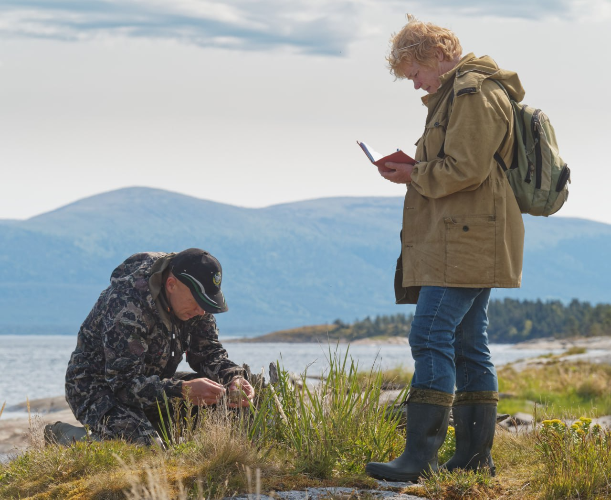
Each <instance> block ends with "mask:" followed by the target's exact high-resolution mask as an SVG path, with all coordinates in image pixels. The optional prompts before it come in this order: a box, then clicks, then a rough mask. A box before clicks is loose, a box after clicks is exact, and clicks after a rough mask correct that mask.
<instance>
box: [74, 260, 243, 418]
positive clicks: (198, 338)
mask: <svg viewBox="0 0 611 500" xmlns="http://www.w3.org/2000/svg"><path fill="white" fill-rule="evenodd" d="M173 255H174V254H166V253H138V254H135V255H132V256H131V257H130V258H128V259H127V260H126V261H125V262H123V263H122V264H121V265H119V267H117V268H116V269H115V270H114V271H113V273H112V276H111V278H110V286H109V287H108V288H107V289H106V290H104V291H103V292H102V293H101V295H100V297H99V299H98V301H97V302H96V304H95V306H94V307H93V309H92V310H91V312H90V313H89V316H87V318H86V319H85V322H84V323H83V324H82V326H81V328H80V330H79V333H78V340H77V345H76V349H75V350H74V352H73V353H72V356H71V357H70V362H69V364H68V370H67V372H66V401H67V402H68V404H69V405H70V408H72V411H73V413H74V415H75V416H76V418H77V419H78V420H79V421H81V422H82V423H83V424H87V425H90V426H94V425H95V424H96V423H97V422H98V421H99V420H100V419H101V418H102V417H103V416H104V414H105V413H106V412H107V411H108V410H109V409H110V408H112V407H113V406H115V405H128V406H131V407H136V408H142V409H147V408H150V407H151V406H156V404H157V401H158V400H162V399H163V393H164V392H165V394H166V395H167V396H168V398H173V397H181V396H182V382H181V381H180V380H174V379H172V376H173V375H174V374H175V373H176V369H177V367H178V365H179V363H180V362H181V361H182V359H183V353H185V352H186V353H187V362H188V363H189V365H190V366H191V368H192V369H193V370H195V371H196V372H198V373H199V374H201V375H202V376H204V377H207V378H209V379H212V380H215V381H217V382H220V383H223V384H227V383H229V382H230V381H231V380H232V379H234V378H235V377H237V376H242V375H243V374H244V370H243V368H241V367H239V366H237V365H236V364H235V363H233V362H232V361H229V359H227V352H226V351H225V349H224V348H223V346H222V345H221V343H220V342H219V340H218V330H217V328H216V321H215V319H214V316H212V315H211V314H206V315H205V316H197V317H195V318H192V319H190V320H188V321H180V320H179V319H178V318H176V317H175V316H173V315H171V313H169V308H168V306H167V303H166V302H165V300H164V294H163V293H161V282H162V277H161V275H162V272H163V271H164V270H165V269H166V268H167V267H168V265H169V262H170V260H171V257H172V256H173Z"/></svg>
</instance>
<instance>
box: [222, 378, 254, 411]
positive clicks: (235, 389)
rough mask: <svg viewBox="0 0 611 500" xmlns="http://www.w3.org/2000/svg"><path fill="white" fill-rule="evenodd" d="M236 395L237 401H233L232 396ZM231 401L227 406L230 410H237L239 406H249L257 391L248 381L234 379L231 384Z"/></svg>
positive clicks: (229, 393) (229, 394)
mask: <svg viewBox="0 0 611 500" xmlns="http://www.w3.org/2000/svg"><path fill="white" fill-rule="evenodd" d="M233 394H235V395H236V396H237V398H239V399H237V400H233V401H232V399H233V398H232V395H233ZM228 396H229V401H228V404H227V406H229V407H230V408H237V407H238V406H248V405H249V404H250V401H252V399H253V398H254V397H255V390H254V389H253V387H252V385H250V384H249V383H248V381H247V380H245V379H243V378H242V377H239V378H236V379H233V380H232V382H231V384H229V392H228Z"/></svg>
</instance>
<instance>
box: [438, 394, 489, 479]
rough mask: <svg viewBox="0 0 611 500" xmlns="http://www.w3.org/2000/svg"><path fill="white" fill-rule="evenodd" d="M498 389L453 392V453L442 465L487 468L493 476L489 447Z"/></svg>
mask: <svg viewBox="0 0 611 500" xmlns="http://www.w3.org/2000/svg"><path fill="white" fill-rule="evenodd" d="M498 399H499V396H498V393H497V392H492V391H486V392H461V393H456V398H455V399H454V407H453V408H452V414H453V416H454V430H455V432H456V452H455V453H454V456H453V457H452V458H451V459H450V460H448V461H447V462H446V463H445V464H443V466H442V467H443V468H445V469H447V470H449V471H453V470H455V469H464V470H479V469H484V468H488V469H490V475H491V476H494V474H495V472H496V471H495V467H494V462H493V461H492V455H491V454H490V450H491V449H492V442H493V441H494V429H495V427H496V405H497V402H498Z"/></svg>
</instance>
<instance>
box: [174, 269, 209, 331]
mask: <svg viewBox="0 0 611 500" xmlns="http://www.w3.org/2000/svg"><path fill="white" fill-rule="evenodd" d="M165 289H166V295H167V296H168V301H169V302H170V307H171V308H172V311H173V312H174V315H175V316H176V317H177V318H178V319H180V320H181V321H187V320H189V319H191V318H194V317H195V316H204V315H205V314H206V311H204V310H203V309H202V308H201V307H199V304H198V303H197V302H195V299H194V298H193V295H192V294H191V290H189V287H188V286H187V285H185V284H183V283H181V282H180V281H178V280H177V279H176V278H175V277H174V276H172V275H170V276H169V277H168V279H167V280H166V286H165Z"/></svg>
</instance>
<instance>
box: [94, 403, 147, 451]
mask: <svg viewBox="0 0 611 500" xmlns="http://www.w3.org/2000/svg"><path fill="white" fill-rule="evenodd" d="M93 433H94V434H95V435H97V436H98V437H100V438H102V439H124V440H126V441H129V442H131V443H135V444H142V445H145V446H151V445H153V444H156V443H157V442H158V440H159V435H158V434H157V431H156V430H155V429H154V427H153V425H152V424H151V422H150V421H149V420H148V418H147V417H146V415H145V413H144V411H142V410H139V409H137V408H128V407H125V406H114V407H113V408H111V409H110V410H109V411H108V412H107V413H106V414H105V415H104V416H103V417H102V419H101V420H100V422H99V423H98V424H97V425H96V426H95V428H94V429H93Z"/></svg>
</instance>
